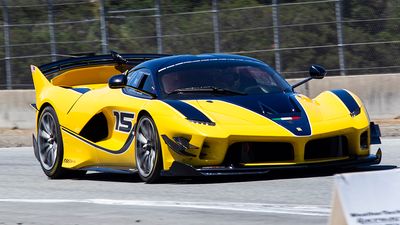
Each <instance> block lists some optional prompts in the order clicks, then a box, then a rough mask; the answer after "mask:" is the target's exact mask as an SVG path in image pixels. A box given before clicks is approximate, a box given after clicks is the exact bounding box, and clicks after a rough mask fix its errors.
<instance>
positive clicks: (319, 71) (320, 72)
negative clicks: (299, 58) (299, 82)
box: [310, 64, 326, 79]
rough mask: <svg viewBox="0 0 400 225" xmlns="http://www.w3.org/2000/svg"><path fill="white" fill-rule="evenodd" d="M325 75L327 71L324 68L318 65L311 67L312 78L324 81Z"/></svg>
mask: <svg viewBox="0 0 400 225" xmlns="http://www.w3.org/2000/svg"><path fill="white" fill-rule="evenodd" d="M325 75H326V70H325V68H324V67H322V66H320V65H316V64H314V65H311V66H310V77H311V78H312V79H322V78H324V77H325Z"/></svg>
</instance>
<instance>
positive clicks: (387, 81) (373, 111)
mask: <svg viewBox="0 0 400 225" xmlns="http://www.w3.org/2000/svg"><path fill="white" fill-rule="evenodd" d="M299 80H302V79H290V80H288V81H289V83H291V84H294V83H296V82H298V81H299ZM340 88H345V89H348V90H350V91H352V92H354V93H355V94H356V95H358V96H359V97H360V98H361V99H362V100H363V102H364V104H365V105H366V107H367V109H368V112H369V115H370V117H371V118H372V119H386V118H396V117H399V116H400V74H380V75H359V76H343V77H342V76H337V77H326V78H324V79H323V80H312V81H310V82H308V83H306V84H305V85H302V86H300V87H298V88H296V91H297V92H299V93H303V94H305V95H308V96H310V97H315V96H317V95H318V94H319V93H320V92H322V91H324V90H331V89H340ZM34 101H35V92H34V91H33V90H3V91H0V128H33V127H34V125H35V112H34V111H33V109H31V108H30V106H29V104H31V103H33V102H34Z"/></svg>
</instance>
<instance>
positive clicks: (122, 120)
mask: <svg viewBox="0 0 400 225" xmlns="http://www.w3.org/2000/svg"><path fill="white" fill-rule="evenodd" d="M113 113H114V116H115V130H118V131H122V132H130V131H131V129H132V120H133V118H135V114H133V113H129V112H118V111H113Z"/></svg>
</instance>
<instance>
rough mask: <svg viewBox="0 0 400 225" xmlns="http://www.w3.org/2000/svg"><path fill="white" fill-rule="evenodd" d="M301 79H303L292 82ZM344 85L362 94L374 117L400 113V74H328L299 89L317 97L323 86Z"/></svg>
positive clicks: (328, 88) (381, 117)
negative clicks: (333, 75) (330, 75)
mask: <svg viewBox="0 0 400 225" xmlns="http://www.w3.org/2000/svg"><path fill="white" fill-rule="evenodd" d="M298 80H301V79H296V80H289V82H290V83H291V84H293V83H295V82H297V81H298ZM307 88H308V89H307ZM343 88H344V89H347V90H349V91H351V92H353V93H354V94H356V95H357V96H358V97H360V98H361V100H362V101H363V102H364V104H365V106H366V107H367V110H368V113H369V115H370V117H371V118H372V119H389V118H396V117H400V74H379V75H358V76H335V77H326V78H324V79H322V80H311V81H310V82H308V83H307V85H303V86H300V87H299V88H296V91H297V92H299V93H303V94H305V95H308V96H310V97H311V98H314V97H315V96H317V95H318V94H319V93H321V92H322V91H324V90H332V89H343Z"/></svg>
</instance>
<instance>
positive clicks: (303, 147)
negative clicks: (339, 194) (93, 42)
mask: <svg viewBox="0 0 400 225" xmlns="http://www.w3.org/2000/svg"><path fill="white" fill-rule="evenodd" d="M31 72H32V77H33V81H34V86H35V91H36V103H34V104H32V106H33V108H34V109H35V110H36V125H37V126H36V133H35V134H33V146H34V152H35V156H36V158H37V159H38V161H39V162H40V165H41V167H42V169H43V171H44V173H45V174H46V175H47V176H48V177H50V178H54V179H56V178H63V177H69V176H77V175H82V174H84V173H86V171H89V170H101V171H128V172H137V173H138V174H139V176H140V178H141V179H142V180H143V181H145V182H147V183H152V182H157V181H159V179H160V178H162V176H198V175H237V174H263V173H267V172H269V171H271V170H274V169H285V168H310V167H323V166H333V167H344V166H356V165H361V164H362V165H372V164H378V163H380V160H381V156H382V152H381V150H380V149H378V151H377V152H376V154H371V153H370V145H371V144H379V143H380V131H379V126H378V125H376V124H374V123H373V122H370V120H369V117H368V114H367V111H366V109H365V107H364V105H363V103H362V101H361V100H360V98H358V97H357V96H356V95H355V94H353V93H352V92H350V91H348V90H344V89H342V90H330V91H324V92H322V93H321V94H319V95H318V96H317V97H315V98H313V99H310V98H309V97H307V96H305V95H303V94H300V93H297V92H296V91H295V87H297V86H299V85H301V84H303V83H305V82H307V81H309V80H311V79H321V78H323V77H324V76H325V75H326V71H325V69H324V68H323V67H322V66H319V65H312V66H311V67H310V77H309V78H307V79H305V80H303V81H301V82H299V83H297V84H294V85H290V84H289V83H288V82H287V81H286V80H285V79H284V78H283V77H282V76H281V75H280V74H278V73H277V72H276V71H275V70H274V69H273V68H271V67H270V66H268V65H267V64H265V63H264V62H262V61H260V60H257V59H254V58H250V57H246V56H240V55H231V54H200V55H157V54H118V53H116V52H112V53H111V54H110V55H98V56H86V57H77V58H69V59H64V60H61V61H57V62H53V63H49V64H46V65H42V66H40V67H36V66H33V65H32V66H31ZM314 82H317V81H314ZM318 82H321V81H318Z"/></svg>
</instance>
